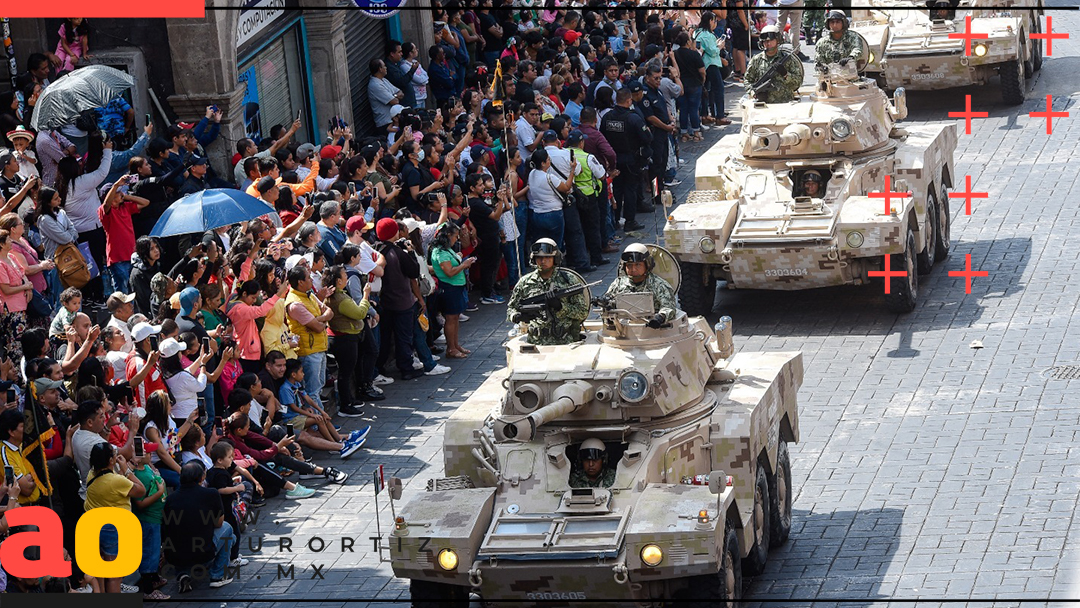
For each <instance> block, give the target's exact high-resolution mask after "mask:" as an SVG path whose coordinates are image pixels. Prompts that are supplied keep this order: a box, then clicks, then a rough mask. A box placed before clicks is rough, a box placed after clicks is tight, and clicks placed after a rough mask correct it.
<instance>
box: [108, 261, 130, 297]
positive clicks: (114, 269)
mask: <svg viewBox="0 0 1080 608" xmlns="http://www.w3.org/2000/svg"><path fill="white" fill-rule="evenodd" d="M106 275H107V278H108V283H107V284H106V285H105V289H107V290H108V291H109V293H112V292H114V291H119V292H122V293H128V277H130V276H131V262H117V263H115V264H112V265H110V266H109V268H108V272H107V273H106Z"/></svg>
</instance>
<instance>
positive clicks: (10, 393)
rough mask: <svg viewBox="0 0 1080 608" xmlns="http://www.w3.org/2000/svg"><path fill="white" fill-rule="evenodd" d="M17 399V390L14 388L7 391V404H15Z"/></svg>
mask: <svg viewBox="0 0 1080 608" xmlns="http://www.w3.org/2000/svg"><path fill="white" fill-rule="evenodd" d="M16 398H17V397H16V396H15V389H13V388H9V389H7V402H8V403H15V399H16Z"/></svg>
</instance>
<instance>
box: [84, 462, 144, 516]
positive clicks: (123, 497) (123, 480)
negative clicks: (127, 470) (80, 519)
mask: <svg viewBox="0 0 1080 608" xmlns="http://www.w3.org/2000/svg"><path fill="white" fill-rule="evenodd" d="M98 477H100V479H98ZM98 477H94V476H93V475H91V476H90V477H89V478H88V479H87V480H86V502H85V503H84V507H85V508H86V510H87V511H89V510H90V509H97V508H99V507H116V508H118V509H124V510H125V511H130V510H131V498H130V497H129V496H128V493H129V492H131V488H132V486H134V485H135V484H134V483H132V481H131V480H130V479H128V478H127V477H124V476H122V475H117V474H116V473H113V472H112V471H109V472H108V473H103V474H101V475H99V476H98Z"/></svg>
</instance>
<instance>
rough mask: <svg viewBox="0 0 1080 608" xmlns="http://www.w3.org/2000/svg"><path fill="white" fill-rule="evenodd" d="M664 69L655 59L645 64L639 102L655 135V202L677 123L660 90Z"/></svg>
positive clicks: (651, 177)
mask: <svg viewBox="0 0 1080 608" xmlns="http://www.w3.org/2000/svg"><path fill="white" fill-rule="evenodd" d="M663 71H664V70H663V68H662V67H661V66H660V64H659V63H656V62H654V61H650V62H649V63H647V64H646V65H645V75H644V76H642V78H641V79H642V81H644V83H645V96H644V98H642V100H641V102H640V103H639V104H638V105H639V107H640V108H641V112H642V114H644V115H645V121H646V122H648V123H649V129H650V130H651V131H652V135H653V138H652V161H651V162H650V163H649V181H650V182H653V183H655V184H656V191H655V197H654V202H657V203H658V202H659V200H660V191H661V190H663V189H664V173H666V172H667V163H668V139H669V138H670V137H671V134H672V133H674V132H675V123H674V122H673V121H672V120H671V114H669V113H668V104H667V100H665V99H664V95H663V93H661V92H660V80H661V78H662V77H663ZM645 206H646V207H648V206H649V205H647V204H646V205H645Z"/></svg>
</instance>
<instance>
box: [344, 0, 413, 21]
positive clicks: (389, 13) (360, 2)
mask: <svg viewBox="0 0 1080 608" xmlns="http://www.w3.org/2000/svg"><path fill="white" fill-rule="evenodd" d="M405 2H406V0H353V3H354V4H356V6H357V7H359V8H360V12H361V13H364V14H365V15H367V16H368V17H374V18H375V19H389V18H390V17H393V16H394V15H396V14H398V11H400V10H401V7H402V6H405Z"/></svg>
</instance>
